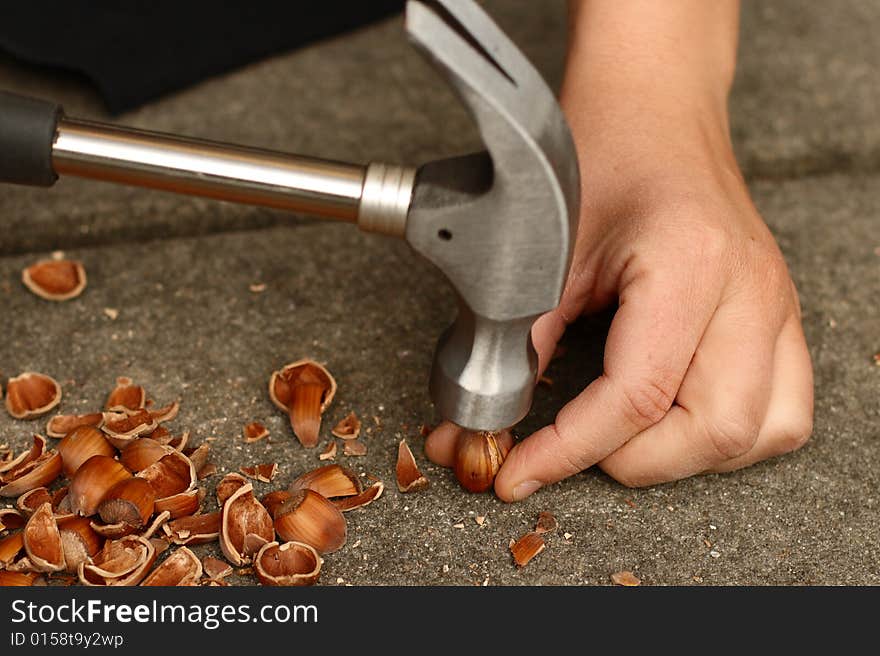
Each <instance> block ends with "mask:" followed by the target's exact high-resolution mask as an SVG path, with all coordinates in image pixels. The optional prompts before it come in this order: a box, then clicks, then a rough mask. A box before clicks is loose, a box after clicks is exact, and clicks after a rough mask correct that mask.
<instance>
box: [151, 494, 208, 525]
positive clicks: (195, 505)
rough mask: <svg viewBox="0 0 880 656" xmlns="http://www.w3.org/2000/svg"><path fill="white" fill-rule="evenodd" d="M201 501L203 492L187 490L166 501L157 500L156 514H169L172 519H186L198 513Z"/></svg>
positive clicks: (165, 499) (166, 498)
mask: <svg viewBox="0 0 880 656" xmlns="http://www.w3.org/2000/svg"><path fill="white" fill-rule="evenodd" d="M201 500H202V495H201V490H199V489H193V490H187V491H186V492H181V493H180V494H174V495H171V496H170V497H165V498H164V499H156V512H158V513H162V512H168V513H169V514H170V516H171V518H172V519H177V518H178V517H186V516H187V515H192V514H193V513H195V512H197V511H198V509H199V505H200V504H201Z"/></svg>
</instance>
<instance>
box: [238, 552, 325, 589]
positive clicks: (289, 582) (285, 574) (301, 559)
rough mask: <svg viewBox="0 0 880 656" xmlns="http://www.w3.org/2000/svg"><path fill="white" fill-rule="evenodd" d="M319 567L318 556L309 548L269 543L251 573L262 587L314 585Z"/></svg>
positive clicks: (255, 560) (319, 571) (257, 558)
mask: <svg viewBox="0 0 880 656" xmlns="http://www.w3.org/2000/svg"><path fill="white" fill-rule="evenodd" d="M322 563H323V561H322V560H321V556H319V555H318V552H317V551H316V550H315V549H314V548H313V547H311V546H309V545H308V544H303V543H302V542H286V543H284V544H281V545H279V544H278V543H277V542H270V543H268V544H266V545H264V546H263V548H262V549H260V551H259V553H258V554H257V556H256V558H255V559H254V571H255V572H256V574H257V578H258V579H259V580H260V583H262V584H263V585H273V586H300V585H314V584H315V582H316V581H317V580H318V576H320V574H321V565H322Z"/></svg>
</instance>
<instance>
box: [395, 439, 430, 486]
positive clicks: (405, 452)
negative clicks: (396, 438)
mask: <svg viewBox="0 0 880 656" xmlns="http://www.w3.org/2000/svg"><path fill="white" fill-rule="evenodd" d="M427 487H428V479H427V478H426V477H425V475H424V474H423V473H422V472H421V471H420V470H419V466H418V465H417V464H416V459H415V456H413V453H412V451H411V450H410V448H409V445H408V444H407V443H406V440H400V444H398V445H397V489H398V490H400V491H401V492H404V493H405V492H419V491H421V490H424V489H425V488H427Z"/></svg>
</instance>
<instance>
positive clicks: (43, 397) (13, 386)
mask: <svg viewBox="0 0 880 656" xmlns="http://www.w3.org/2000/svg"><path fill="white" fill-rule="evenodd" d="M59 403H61V385H59V384H58V381H56V380H55V379H54V378H52V377H51V376H47V375H45V374H38V373H34V372H32V371H26V372H25V373H23V374H21V375H20V376H16V377H15V378H10V379H9V382H8V383H7V384H6V410H8V411H9V414H10V415H12V416H13V417H14V418H15V419H33V418H35V417H40V416H42V415H44V414H46V413H47V412H49V411H50V410H51V409H52V408H54V407H55V406H57V405H58V404H59Z"/></svg>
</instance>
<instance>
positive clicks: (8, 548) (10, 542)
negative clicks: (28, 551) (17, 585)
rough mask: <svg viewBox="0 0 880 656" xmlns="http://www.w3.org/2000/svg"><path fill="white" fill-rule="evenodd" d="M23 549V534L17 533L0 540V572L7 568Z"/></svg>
mask: <svg viewBox="0 0 880 656" xmlns="http://www.w3.org/2000/svg"><path fill="white" fill-rule="evenodd" d="M23 548H24V533H23V532H22V531H18V532H17V533H12V534H10V535H7V536H6V537H5V538H0V570H2V569H3V568H5V567H9V564H10V563H12V561H14V560H15V557H16V556H17V555H18V554H19V552H20V551H21V550H22V549H23Z"/></svg>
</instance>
